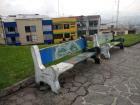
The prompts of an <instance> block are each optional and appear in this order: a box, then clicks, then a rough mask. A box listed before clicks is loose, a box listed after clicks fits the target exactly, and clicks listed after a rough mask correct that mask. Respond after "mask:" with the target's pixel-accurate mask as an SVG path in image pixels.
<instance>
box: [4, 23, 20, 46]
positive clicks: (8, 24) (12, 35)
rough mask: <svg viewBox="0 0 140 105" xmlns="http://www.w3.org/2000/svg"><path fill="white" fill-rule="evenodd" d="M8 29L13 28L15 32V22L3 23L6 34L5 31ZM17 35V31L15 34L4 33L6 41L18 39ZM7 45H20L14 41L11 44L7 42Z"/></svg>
mask: <svg viewBox="0 0 140 105" xmlns="http://www.w3.org/2000/svg"><path fill="white" fill-rule="evenodd" d="M8 27H14V28H15V29H16V30H17V24H16V22H4V29H5V32H6V29H7V28H8ZM19 36H20V35H19V33H18V32H17V31H15V32H13V33H6V38H7V39H8V38H11V39H12V38H13V37H14V38H15V39H16V38H17V37H18V38H19ZM7 44H9V45H20V44H21V43H20V42H19V41H17V40H15V42H11V43H9V42H7Z"/></svg>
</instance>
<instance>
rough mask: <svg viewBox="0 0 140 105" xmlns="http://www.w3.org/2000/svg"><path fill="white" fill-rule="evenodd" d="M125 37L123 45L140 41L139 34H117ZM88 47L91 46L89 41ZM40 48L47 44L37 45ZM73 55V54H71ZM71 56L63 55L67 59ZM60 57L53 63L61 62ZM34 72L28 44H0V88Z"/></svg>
mask: <svg viewBox="0 0 140 105" xmlns="http://www.w3.org/2000/svg"><path fill="white" fill-rule="evenodd" d="M117 37H123V38H124V39H125V43H124V45H125V46H128V45H131V44H133V43H136V42H139V41H140V34H136V35H124V36H117ZM88 45H89V47H92V43H91V42H90V43H89V44H88ZM39 47H40V48H42V47H48V45H39ZM72 56H75V55H72ZM70 57H71V56H67V57H64V59H65V60H66V59H68V58H70ZM64 59H60V60H58V61H56V62H54V63H57V62H61V61H62V60H64ZM33 74H34V67H33V61H32V56H31V51H30V46H0V90H1V89H3V88H5V87H8V86H10V85H12V84H14V83H16V82H18V81H21V80H23V79H25V78H26V77H29V76H31V75H33Z"/></svg>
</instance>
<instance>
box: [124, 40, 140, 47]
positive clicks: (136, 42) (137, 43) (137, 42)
mask: <svg viewBox="0 0 140 105" xmlns="http://www.w3.org/2000/svg"><path fill="white" fill-rule="evenodd" d="M138 43H140V41H138V42H136V43H133V44H130V45H127V46H124V47H131V46H134V45H136V44H138Z"/></svg>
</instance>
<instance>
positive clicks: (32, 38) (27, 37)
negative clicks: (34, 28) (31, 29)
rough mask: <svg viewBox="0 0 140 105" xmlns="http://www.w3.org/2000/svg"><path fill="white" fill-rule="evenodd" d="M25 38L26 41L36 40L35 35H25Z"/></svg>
mask: <svg viewBox="0 0 140 105" xmlns="http://www.w3.org/2000/svg"><path fill="white" fill-rule="evenodd" d="M26 40H27V41H28V42H31V41H33V42H34V41H37V35H27V36H26Z"/></svg>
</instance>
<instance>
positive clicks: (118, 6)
mask: <svg viewBox="0 0 140 105" xmlns="http://www.w3.org/2000/svg"><path fill="white" fill-rule="evenodd" d="M119 9H120V0H118V3H117V18H116V28H118V22H119V12H120V11H119Z"/></svg>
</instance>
